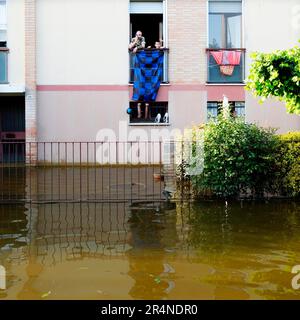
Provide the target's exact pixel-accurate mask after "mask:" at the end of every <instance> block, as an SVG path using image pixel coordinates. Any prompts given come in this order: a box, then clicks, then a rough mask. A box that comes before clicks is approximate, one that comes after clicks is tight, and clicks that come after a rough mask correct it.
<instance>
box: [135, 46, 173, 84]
mask: <svg viewBox="0 0 300 320" xmlns="http://www.w3.org/2000/svg"><path fill="white" fill-rule="evenodd" d="M144 50H145V51H152V50H157V49H144ZM159 50H163V51H164V62H163V73H162V77H161V83H168V82H169V49H168V48H163V49H159ZM134 56H135V54H134V53H132V52H129V82H130V83H133V80H134Z"/></svg>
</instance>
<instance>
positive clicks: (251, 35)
mask: <svg viewBox="0 0 300 320" xmlns="http://www.w3.org/2000/svg"><path fill="white" fill-rule="evenodd" d="M244 23H245V47H246V50H247V59H246V70H247V74H248V70H249V67H250V64H251V58H250V54H251V52H253V51H260V52H271V51H274V50H282V49H287V48H291V47H293V46H295V45H297V43H298V40H299V39H300V3H299V0H286V1H281V0H244ZM246 120H247V121H250V122H257V123H259V124H260V125H262V126H266V127H269V126H271V127H275V128H279V131H278V132H287V131H294V130H300V116H297V115H290V114H287V112H286V109H285V106H284V104H283V103H280V102H278V101H275V100H274V99H272V100H268V101H267V102H265V103H264V104H262V105H260V104H259V103H258V100H257V99H255V98H254V97H253V96H252V95H251V94H249V93H247V94H246Z"/></svg>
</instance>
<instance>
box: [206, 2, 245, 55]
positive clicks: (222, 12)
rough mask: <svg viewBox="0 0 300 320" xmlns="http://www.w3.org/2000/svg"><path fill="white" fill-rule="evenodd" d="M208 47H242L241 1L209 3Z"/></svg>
mask: <svg viewBox="0 0 300 320" xmlns="http://www.w3.org/2000/svg"><path fill="white" fill-rule="evenodd" d="M209 47H210V48H214V49H217V48H226V49H230V48H241V47H242V1H241V0H228V1H226V0H223V1H218V0H210V1H209Z"/></svg>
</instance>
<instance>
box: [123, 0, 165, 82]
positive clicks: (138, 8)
mask: <svg viewBox="0 0 300 320" xmlns="http://www.w3.org/2000/svg"><path fill="white" fill-rule="evenodd" d="M164 8H165V5H164V1H163V0H156V1H155V0H154V1H135V0H131V1H130V33H129V42H130V41H131V39H132V38H134V37H135V34H136V32H137V31H138V30H139V31H142V33H143V36H144V37H145V41H146V48H147V47H148V46H151V48H154V45H155V42H156V41H160V42H161V44H162V46H163V47H164V48H167V46H168V45H167V40H166V33H167V31H166V27H167V26H166V23H165V14H164V10H165V9H164ZM133 61H134V55H133V54H132V53H130V70H129V82H133V78H134V71H133ZM161 82H164V83H166V82H168V50H165V49H164V64H163V75H162V79H161Z"/></svg>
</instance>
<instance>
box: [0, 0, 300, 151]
mask: <svg viewBox="0 0 300 320" xmlns="http://www.w3.org/2000/svg"><path fill="white" fill-rule="evenodd" d="M137 30H141V31H142V32H143V35H144V36H145V39H146V46H148V45H149V46H153V45H154V42H155V41H157V40H160V41H162V44H163V47H164V48H165V49H164V68H163V69H164V72H163V77H162V79H161V81H162V84H161V87H160V89H159V94H158V97H157V101H156V102H155V103H153V104H151V105H150V107H149V108H150V111H149V112H150V115H151V116H150V119H149V118H147V119H144V113H142V118H140V119H137V117H136V114H137V113H136V108H137V106H136V104H135V103H133V102H132V101H131V95H132V83H131V80H132V57H131V54H130V53H129V52H128V44H129V42H130V39H131V38H132V37H134V35H135V32H136V31H137ZM0 37H1V39H0V45H1V47H0V111H1V127H0V132H1V140H2V141H8V140H17V141H22V140H26V141H95V140H101V139H104V136H107V137H106V138H107V139H112V140H113V139H116V140H118V139H121V140H136V139H137V138H138V139H141V140H158V139H160V138H167V139H168V138H169V137H170V136H172V135H173V134H174V132H175V131H178V130H179V131H181V132H182V131H183V130H184V129H185V128H188V127H191V126H192V125H196V124H200V123H204V122H206V121H207V120H208V119H209V118H210V117H212V116H215V115H216V114H217V112H218V103H219V102H220V101H221V100H222V99H223V95H226V96H227V97H228V98H229V100H230V101H231V102H232V108H233V112H235V113H236V114H237V115H242V116H244V117H245V121H247V122H256V123H258V124H260V125H262V126H264V127H269V126H271V127H275V128H278V132H280V133H282V132H287V131H295V130H300V117H299V116H296V115H290V114H287V113H286V109H285V106H284V104H283V103H279V102H277V101H275V100H273V99H270V100H268V101H267V102H265V103H264V104H263V105H260V104H259V103H258V100H257V99H255V98H254V97H253V96H252V94H251V93H249V92H246V91H245V89H244V79H245V78H246V77H247V74H248V71H249V67H250V64H251V58H250V54H251V52H253V51H262V52H269V51H273V50H275V49H285V48H289V47H293V46H295V45H296V44H297V41H298V39H300V8H299V1H298V0H288V1H274V0H222V1H221V0H152V1H151V0H150V1H145V0H144V1H135V0H134V1H133V0H131V1H130V0H88V1H82V0H63V1H62V0H51V1H50V0H0ZM222 57H223V59H224V57H225V58H229V59H231V60H232V59H235V62H234V63H233V62H231V66H230V67H228V66H225V67H224V66H222V60H220V59H222ZM218 59H219V60H218ZM232 61H233V60H232ZM232 65H233V66H232ZM129 106H130V107H131V109H132V110H133V113H132V114H131V115H128V114H127V112H126V111H127V109H128V107H129ZM142 108H144V106H142ZM158 113H160V114H161V115H162V118H161V121H160V123H155V118H156V115H157V114H158ZM166 113H167V114H168V116H169V117H168V119H165V122H163V116H164V115H165V114H166ZM171 132H172V133H171ZM32 152H33V153H34V150H33V151H32Z"/></svg>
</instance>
